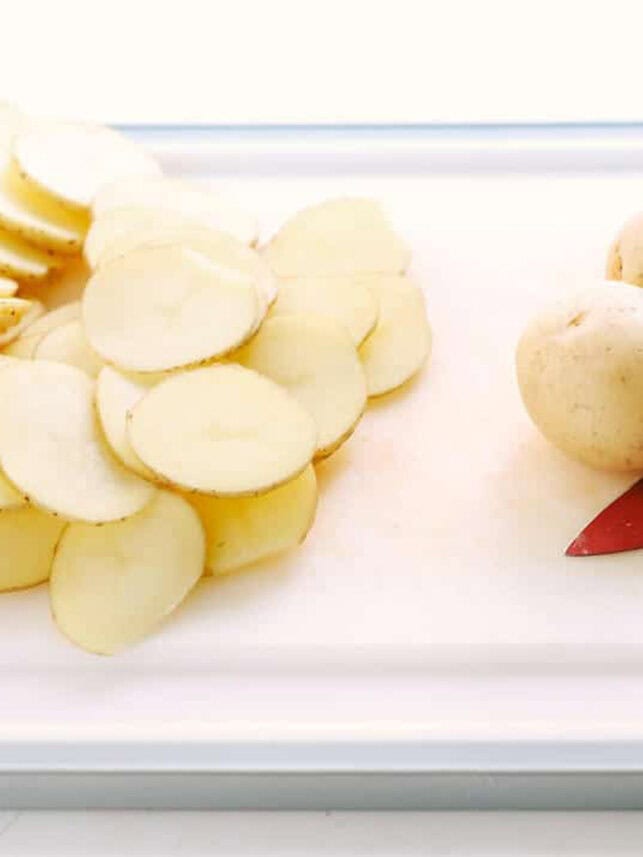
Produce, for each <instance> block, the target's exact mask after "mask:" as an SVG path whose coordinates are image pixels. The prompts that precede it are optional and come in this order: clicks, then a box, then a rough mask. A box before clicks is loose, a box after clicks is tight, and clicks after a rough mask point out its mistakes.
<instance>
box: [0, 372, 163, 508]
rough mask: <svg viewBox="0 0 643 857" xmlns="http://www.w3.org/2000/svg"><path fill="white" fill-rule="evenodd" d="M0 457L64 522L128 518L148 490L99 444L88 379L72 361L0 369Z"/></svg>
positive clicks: (147, 495)
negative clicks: (67, 364)
mask: <svg viewBox="0 0 643 857" xmlns="http://www.w3.org/2000/svg"><path fill="white" fill-rule="evenodd" d="M0 403H1V404H0V408H1V409H2V414H1V418H0V463H1V465H2V468H3V470H4V472H5V473H6V475H7V476H8V478H9V479H10V480H11V482H12V483H13V484H14V485H16V487H17V488H18V489H19V490H20V491H23V492H24V493H25V494H26V495H27V497H29V498H30V500H31V501H32V502H33V503H35V504H36V505H38V506H40V507H42V508H43V509H45V510H47V511H49V512H52V513H54V514H58V515H61V516H62V517H64V518H68V519H70V520H81V521H88V522H91V523H102V522H104V521H115V520H120V519H122V518H127V517H129V516H130V515H133V514H135V513H136V512H137V511H139V509H141V508H142V507H143V506H144V505H145V503H147V502H148V501H149V499H150V497H151V495H152V491H153V490H154V489H153V488H152V487H151V486H150V485H148V484H147V483H145V482H143V481H142V480H141V479H139V478H138V477H137V476H135V475H134V474H132V473H130V472H129V471H127V470H126V469H125V468H124V467H122V466H121V465H120V464H119V463H117V462H116V460H115V459H113V458H112V456H111V455H110V453H109V452H108V451H107V449H106V448H105V447H104V446H103V441H102V439H101V437H100V433H99V430H98V426H97V424H96V418H95V414H94V408H93V384H92V382H91V380H90V379H89V378H88V377H87V375H85V373H84V372H81V371H80V370H79V369H76V368H74V367H72V366H66V365H64V364H63V363H50V362H47V361H44V360H33V361H26V360H25V361H21V362H19V363H16V364H15V365H13V366H7V367H6V368H3V369H2V371H0Z"/></svg>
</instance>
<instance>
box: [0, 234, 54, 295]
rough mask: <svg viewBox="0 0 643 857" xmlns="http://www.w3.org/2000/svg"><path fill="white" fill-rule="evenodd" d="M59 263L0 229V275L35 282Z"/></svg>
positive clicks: (40, 279) (45, 275)
mask: <svg viewBox="0 0 643 857" xmlns="http://www.w3.org/2000/svg"><path fill="white" fill-rule="evenodd" d="M60 265H61V262H60V259H56V258H55V257H54V256H51V255H49V254H48V253H46V252H45V251H44V250H38V249H37V248H36V247H34V246H33V245H31V244H28V243H27V242H26V241H24V240H23V239H22V238H18V237H17V236H16V235H11V234H10V233H9V232H7V231H6V230H4V229H0V276H4V277H11V278H12V279H16V280H19V281H21V282H27V283H30V282H33V283H36V282H41V281H42V280H45V279H46V278H47V277H48V276H49V274H50V273H51V272H52V271H55V270H56V269H57V268H59V267H60Z"/></svg>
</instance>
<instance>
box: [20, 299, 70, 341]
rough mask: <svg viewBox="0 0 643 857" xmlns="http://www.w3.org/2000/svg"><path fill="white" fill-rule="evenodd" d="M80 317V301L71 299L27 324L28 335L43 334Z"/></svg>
mask: <svg viewBox="0 0 643 857" xmlns="http://www.w3.org/2000/svg"><path fill="white" fill-rule="evenodd" d="M79 318H80V301H72V302H71V303H68V304H63V305H62V306H59V307H56V309H52V310H49V312H46V313H45V314H44V315H41V316H40V318H39V319H37V320H36V321H34V322H33V323H32V324H30V325H29V332H28V334H27V335H28V336H44V335H45V334H46V333H49V332H50V331H52V330H55V329H56V328H57V327H60V326H61V325H63V324H67V323H68V322H70V321H75V320H76V319H79Z"/></svg>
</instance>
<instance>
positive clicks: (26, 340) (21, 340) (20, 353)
mask: <svg viewBox="0 0 643 857" xmlns="http://www.w3.org/2000/svg"><path fill="white" fill-rule="evenodd" d="M40 339H41V337H40V336H27V335H26V334H24V335H22V336H18V337H17V338H16V339H14V340H13V341H12V342H10V343H9V344H8V345H5V346H4V348H3V351H2V356H3V357H4V356H8V357H19V358H20V359H23V360H31V359H32V358H33V356H34V352H35V350H36V346H37V345H38V343H39V342H40Z"/></svg>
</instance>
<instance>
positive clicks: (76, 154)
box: [12, 123, 161, 211]
mask: <svg viewBox="0 0 643 857" xmlns="http://www.w3.org/2000/svg"><path fill="white" fill-rule="evenodd" d="M12 151H13V156H14V159H15V161H16V163H17V165H18V169H19V171H20V174H21V175H22V176H23V178H24V179H25V181H27V182H29V183H30V184H31V185H33V186H34V188H35V189H36V191H37V192H44V193H46V194H48V195H49V196H50V197H52V198H53V199H54V200H56V202H58V203H59V204H61V205H63V206H65V207H67V208H70V209H72V210H75V211H77V210H79V209H80V210H81V211H84V210H86V209H89V208H90V207H91V204H92V202H93V200H94V198H95V196H96V194H97V193H98V191H99V190H100V188H101V187H103V186H104V185H106V184H109V183H110V182H114V181H116V180H118V179H125V178H131V179H133V178H135V177H136V176H141V175H147V176H149V175H153V176H157V175H160V172H161V170H160V167H159V166H158V164H157V163H156V161H154V159H153V158H152V157H151V156H150V155H148V154H146V153H145V152H144V151H143V150H142V149H141V148H140V147H139V146H137V145H136V144H135V143H133V142H132V141H131V140H128V139H127V138H126V137H124V136H123V135H122V134H119V133H117V132H116V131H112V130H111V129H109V128H104V127H101V126H97V125H81V124H73V123H50V124H40V125H38V126H36V127H33V128H29V129H27V130H25V131H23V132H21V133H18V134H17V135H16V137H15V138H14V141H13V147H12Z"/></svg>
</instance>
